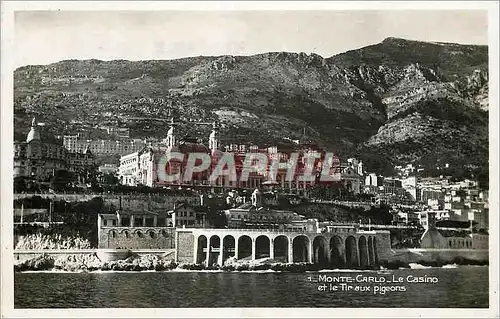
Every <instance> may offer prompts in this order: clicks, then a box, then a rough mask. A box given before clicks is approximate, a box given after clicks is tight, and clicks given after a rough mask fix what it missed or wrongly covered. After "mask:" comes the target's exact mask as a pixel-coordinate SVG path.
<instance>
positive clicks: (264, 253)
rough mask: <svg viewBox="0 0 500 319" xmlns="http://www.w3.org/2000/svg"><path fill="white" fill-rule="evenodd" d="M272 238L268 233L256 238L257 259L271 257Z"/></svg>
mask: <svg viewBox="0 0 500 319" xmlns="http://www.w3.org/2000/svg"><path fill="white" fill-rule="evenodd" d="M270 247H271V240H270V239H269V237H267V236H266V235H260V236H258V237H257V238H256V239H255V259H260V258H266V257H270V256H271V254H270Z"/></svg>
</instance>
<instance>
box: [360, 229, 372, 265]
mask: <svg viewBox="0 0 500 319" xmlns="http://www.w3.org/2000/svg"><path fill="white" fill-rule="evenodd" d="M358 247H359V250H358V251H359V266H360V267H361V268H363V269H365V268H367V267H368V265H369V264H370V256H369V255H368V242H367V241H366V237H365V236H360V237H359V239H358Z"/></svg>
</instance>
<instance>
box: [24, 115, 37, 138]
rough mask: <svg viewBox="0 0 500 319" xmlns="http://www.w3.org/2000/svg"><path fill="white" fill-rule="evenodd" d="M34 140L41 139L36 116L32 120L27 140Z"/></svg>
mask: <svg viewBox="0 0 500 319" xmlns="http://www.w3.org/2000/svg"><path fill="white" fill-rule="evenodd" d="M34 140H37V141H39V140H40V132H38V128H37V125H36V120H35V118H33V121H31V130H30V131H29V133H28V136H27V137H26V142H27V143H29V142H31V141H34Z"/></svg>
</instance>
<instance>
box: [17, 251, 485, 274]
mask: <svg viewBox="0 0 500 319" xmlns="http://www.w3.org/2000/svg"><path fill="white" fill-rule="evenodd" d="M416 264H419V265H421V266H426V267H443V266H445V265H449V264H456V265H461V266H465V265H476V266H485V265H488V262H487V261H476V260H470V259H465V258H456V259H455V260H453V262H445V261H425V260H421V261H417V262H416ZM400 268H407V269H410V268H411V266H410V263H407V262H404V261H399V260H394V261H383V262H381V263H380V266H375V267H368V268H367V267H364V268H360V267H349V270H352V271H356V270H380V269H389V270H395V269H400ZM174 269H180V270H194V271H196V270H198V271H199V270H221V271H228V272H230V271H263V270H271V271H279V272H292V273H303V272H306V271H319V270H335V269H337V268H331V267H324V266H321V265H318V264H311V263H305V262H303V263H294V264H289V263H284V262H279V261H274V260H271V259H262V260H254V261H251V260H234V258H233V259H229V260H227V261H226V263H225V264H224V265H223V266H219V265H215V264H214V265H211V266H208V267H207V266H206V265H204V264H193V263H184V264H178V263H176V262H175V261H174V260H172V259H162V258H161V257H159V256H156V255H143V256H138V255H133V256H130V257H128V258H126V259H123V260H116V261H110V262H102V261H101V260H100V259H99V258H98V257H97V255H95V254H75V255H68V256H60V257H56V258H54V257H52V256H50V255H49V254H44V255H41V256H38V257H35V258H32V259H29V260H26V261H24V262H21V263H18V264H15V265H14V271H15V272H22V271H47V270H60V271H66V272H87V271H90V272H92V271H167V270H174Z"/></svg>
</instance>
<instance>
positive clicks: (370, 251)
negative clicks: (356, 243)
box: [368, 236, 375, 266]
mask: <svg viewBox="0 0 500 319" xmlns="http://www.w3.org/2000/svg"><path fill="white" fill-rule="evenodd" d="M368 260H369V262H368V264H369V265H370V266H373V265H375V252H374V249H373V237H372V236H369V237H368Z"/></svg>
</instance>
